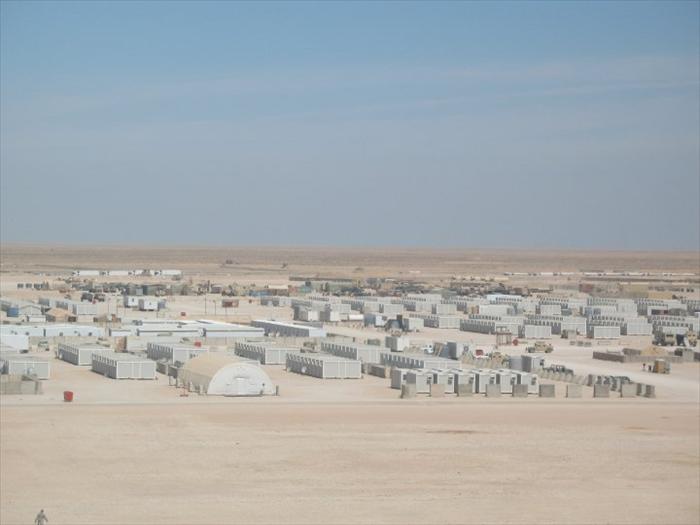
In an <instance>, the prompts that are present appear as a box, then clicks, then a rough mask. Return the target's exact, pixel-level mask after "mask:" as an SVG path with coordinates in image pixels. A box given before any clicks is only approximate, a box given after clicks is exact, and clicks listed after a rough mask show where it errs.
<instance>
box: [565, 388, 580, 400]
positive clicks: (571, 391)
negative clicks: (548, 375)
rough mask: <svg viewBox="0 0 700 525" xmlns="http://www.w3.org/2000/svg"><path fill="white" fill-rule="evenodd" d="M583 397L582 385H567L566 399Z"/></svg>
mask: <svg viewBox="0 0 700 525" xmlns="http://www.w3.org/2000/svg"><path fill="white" fill-rule="evenodd" d="M582 395H583V387H581V385H566V397H569V398H579V397H581V396H582Z"/></svg>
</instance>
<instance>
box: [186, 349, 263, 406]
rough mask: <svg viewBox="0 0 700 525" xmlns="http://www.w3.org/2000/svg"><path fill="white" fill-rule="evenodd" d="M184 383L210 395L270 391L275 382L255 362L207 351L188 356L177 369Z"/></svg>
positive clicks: (254, 394)
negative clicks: (191, 356)
mask: <svg viewBox="0 0 700 525" xmlns="http://www.w3.org/2000/svg"><path fill="white" fill-rule="evenodd" d="M178 380H179V382H181V384H182V385H183V386H188V387H190V386H191V388H193V389H200V388H201V389H202V390H203V391H204V393H206V394H207V395H210V396H259V395H272V394H274V393H275V386H274V385H273V384H272V380H271V379H270V376H268V375H267V373H266V372H265V371H264V370H263V369H262V368H260V366H258V365H257V364H256V363H254V362H251V361H244V360H242V359H237V358H235V357H231V356H228V355H225V354H217V353H207V354H203V355H200V356H197V357H195V358H193V359H190V360H189V361H188V362H187V363H186V364H185V365H184V366H183V367H182V368H181V369H180V372H179V373H178Z"/></svg>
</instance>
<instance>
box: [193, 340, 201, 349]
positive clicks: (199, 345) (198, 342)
mask: <svg viewBox="0 0 700 525" xmlns="http://www.w3.org/2000/svg"><path fill="white" fill-rule="evenodd" d="M194 346H196V347H197V348H200V347H201V346H202V342H201V341H195V342H194Z"/></svg>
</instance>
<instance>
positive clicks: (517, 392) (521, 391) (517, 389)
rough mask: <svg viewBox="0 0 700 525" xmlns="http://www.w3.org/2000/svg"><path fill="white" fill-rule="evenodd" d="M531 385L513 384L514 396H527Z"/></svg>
mask: <svg viewBox="0 0 700 525" xmlns="http://www.w3.org/2000/svg"><path fill="white" fill-rule="evenodd" d="M528 386H529V385H513V397H527V394H528V392H527V390H528Z"/></svg>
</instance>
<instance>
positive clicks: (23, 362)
mask: <svg viewBox="0 0 700 525" xmlns="http://www.w3.org/2000/svg"><path fill="white" fill-rule="evenodd" d="M2 359H3V361H4V363H5V364H4V366H3V368H2V373H3V374H9V375H27V376H36V378H37V379H48V378H49V376H50V374H51V365H50V364H49V361H48V360H47V359H40V358H37V357H30V356H27V355H24V354H5V353H3V356H2Z"/></svg>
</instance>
